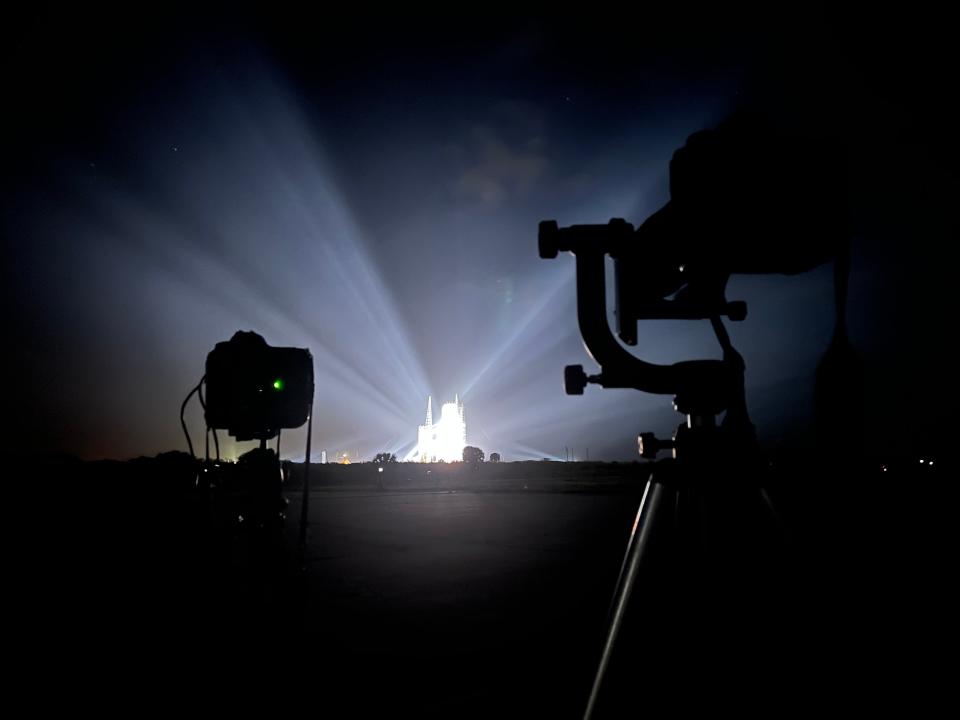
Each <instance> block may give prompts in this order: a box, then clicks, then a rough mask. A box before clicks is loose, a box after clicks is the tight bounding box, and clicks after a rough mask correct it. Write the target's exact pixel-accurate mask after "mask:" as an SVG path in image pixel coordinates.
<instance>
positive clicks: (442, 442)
mask: <svg viewBox="0 0 960 720" xmlns="http://www.w3.org/2000/svg"><path fill="white" fill-rule="evenodd" d="M466 444H467V424H466V422H465V421H464V419H463V403H462V402H461V401H460V397H459V395H455V396H454V399H453V402H451V403H444V404H443V405H442V406H441V408H440V420H439V422H437V423H434V422H433V398H432V397H427V417H426V420H425V421H424V423H423V425H421V426H420V427H419V428H418V431H417V448H416V450H415V451H414V453H413V456H414V459H415V460H418V461H420V462H440V461H443V462H456V461H458V460H463V448H464V447H465V446H466Z"/></svg>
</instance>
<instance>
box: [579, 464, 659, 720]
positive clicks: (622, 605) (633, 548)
mask: <svg viewBox="0 0 960 720" xmlns="http://www.w3.org/2000/svg"><path fill="white" fill-rule="evenodd" d="M670 495H671V492H670V490H669V489H668V488H666V487H664V485H663V484H662V483H660V482H658V481H657V480H655V479H654V478H650V480H648V481H647V487H646V489H645V490H644V492H643V498H642V499H641V500H640V508H639V510H638V511H637V518H636V520H635V521H634V525H633V531H632V532H631V534H630V540H629V542H628V545H627V554H626V556H625V557H624V560H623V565H622V567H621V569H620V578H619V579H618V580H617V586H616V588H617V589H616V592H615V595H614V598H613V603H612V606H611V610H612V612H611V616H610V624H609V627H608V629H607V638H606V642H605V643H604V646H603V654H602V655H601V656H600V664H599V665H598V666H597V674H596V676H595V677H594V680H593V687H592V689H591V690H590V699H589V700H588V701H587V709H586V711H585V712H584V718H585V720H588V719H589V718H590V716H591V714H592V713H593V708H594V705H595V704H596V701H597V695H598V693H599V691H600V685H601V684H602V683H603V676H604V674H605V673H606V670H607V665H608V664H609V662H610V657H611V654H612V653H613V647H614V644H615V643H616V640H617V635H618V634H619V633H620V626H621V625H622V624H623V617H624V614H625V612H626V609H627V605H628V603H629V601H630V595H631V593H632V592H633V586H634V584H635V583H636V580H637V571H638V569H639V567H640V560H641V558H642V557H643V555H644V552H645V550H646V547H647V545H648V544H649V542H650V535H651V533H652V531H653V527H654V524H655V523H654V518H655V517H656V516H657V514H658V513H659V512H661V508H662V507H663V505H664V502H665V501H666V502H669V497H670Z"/></svg>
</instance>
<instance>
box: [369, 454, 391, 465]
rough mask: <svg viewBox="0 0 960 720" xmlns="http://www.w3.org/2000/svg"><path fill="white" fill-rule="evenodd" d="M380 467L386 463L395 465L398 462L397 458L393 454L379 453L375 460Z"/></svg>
mask: <svg viewBox="0 0 960 720" xmlns="http://www.w3.org/2000/svg"><path fill="white" fill-rule="evenodd" d="M373 461H374V462H375V463H377V464H378V465H382V464H384V463H395V462H396V461H397V456H396V455H394V454H393V453H377V456H376V457H375V458H374V459H373Z"/></svg>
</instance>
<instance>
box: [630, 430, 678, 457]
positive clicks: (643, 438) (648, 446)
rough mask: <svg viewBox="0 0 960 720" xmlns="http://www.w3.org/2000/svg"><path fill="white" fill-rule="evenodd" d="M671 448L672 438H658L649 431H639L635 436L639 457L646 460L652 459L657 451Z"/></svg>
mask: <svg viewBox="0 0 960 720" xmlns="http://www.w3.org/2000/svg"><path fill="white" fill-rule="evenodd" d="M672 448H673V440H660V439H659V438H657V436H656V435H654V434H653V433H651V432H646V433H640V434H639V435H638V436H637V450H639V451H640V457H642V458H644V459H646V460H654V459H656V457H657V453H658V452H660V451H661V450H671V449H672Z"/></svg>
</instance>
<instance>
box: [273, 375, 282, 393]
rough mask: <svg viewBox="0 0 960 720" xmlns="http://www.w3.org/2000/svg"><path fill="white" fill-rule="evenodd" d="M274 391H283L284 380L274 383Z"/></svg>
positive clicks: (280, 379)
mask: <svg viewBox="0 0 960 720" xmlns="http://www.w3.org/2000/svg"><path fill="white" fill-rule="evenodd" d="M273 389H274V390H283V379H282V378H277V379H276V380H274V381H273Z"/></svg>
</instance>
